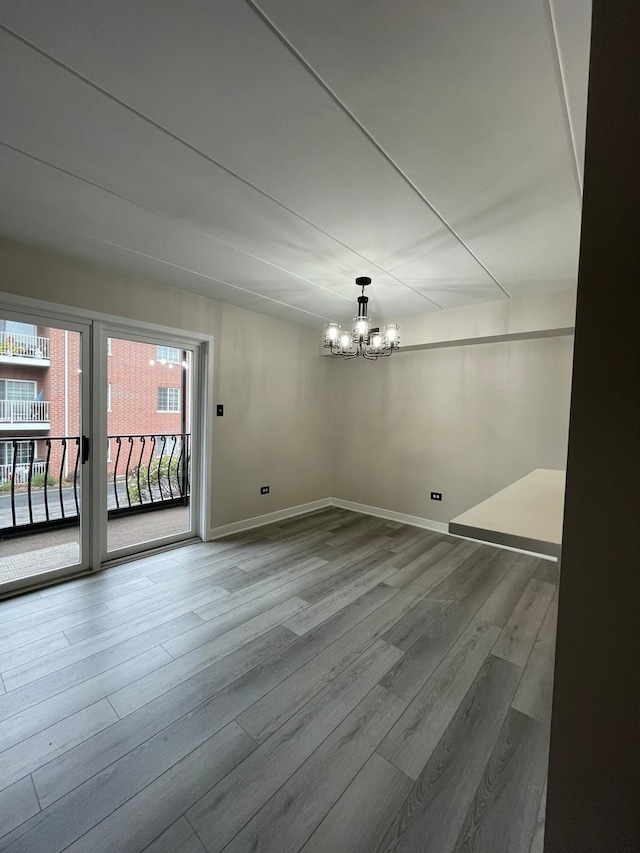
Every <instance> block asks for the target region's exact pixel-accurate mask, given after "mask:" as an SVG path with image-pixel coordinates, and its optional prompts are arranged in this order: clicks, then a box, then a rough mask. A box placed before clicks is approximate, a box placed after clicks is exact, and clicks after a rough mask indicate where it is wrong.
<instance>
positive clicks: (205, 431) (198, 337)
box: [0, 292, 214, 572]
mask: <svg viewBox="0 0 640 853" xmlns="http://www.w3.org/2000/svg"><path fill="white" fill-rule="evenodd" d="M0 310H1V311H3V312H5V314H6V315H8V314H9V313H10V312H13V313H14V314H16V313H20V314H37V315H43V316H44V317H46V318H47V319H49V320H51V321H52V323H53V324H55V323H56V322H58V323H60V324H62V325H63V326H64V324H67V325H68V326H69V327H71V324H74V323H75V324H76V325H79V326H81V327H82V328H83V329H84V328H85V327H88V329H89V334H88V335H87V337H86V341H85V336H83V342H85V344H84V345H85V346H88V347H89V350H90V354H89V361H88V362H87V363H88V364H89V365H90V367H89V370H90V373H91V377H92V383H91V388H90V389H89V390H90V393H88V394H85V395H84V397H85V398H86V399H83V414H84V408H85V406H87V407H88V410H87V412H86V418H87V420H86V427H87V429H91V433H87V432H85V435H91V436H92V438H93V437H94V436H95V438H94V441H100V440H101V439H104V444H103V445H102V446H103V447H104V446H105V444H106V395H104V394H100V393H97V391H96V389H98V388H100V387H101V386H100V384H99V382H100V381H104V382H105V383H106V337H107V336H106V335H103V334H101V332H102V329H103V328H106V327H108V328H109V329H110V330H111V331H113V334H114V336H115V335H117V334H118V333H121V334H122V336H123V337H126V336H127V334H128V335H133V334H135V335H136V336H138V337H141V336H144V335H145V334H148V335H149V336H152V337H153V338H154V342H155V339H156V338H157V337H158V336H163V337H166V338H169V339H171V340H176V341H183V342H184V343H185V344H187V345H188V347H187V348H193V347H194V346H196V347H197V348H198V351H199V358H198V359H197V361H198V364H197V365H194V376H193V380H192V382H193V399H194V400H198V401H199V411H198V413H197V414H196V413H195V412H194V418H193V420H194V423H193V424H192V429H195V428H196V422H197V428H198V430H199V448H200V460H199V464H198V466H197V470H196V466H194V467H193V468H192V476H193V480H194V482H197V483H198V489H199V494H200V500H199V509H198V512H197V515H196V517H195V530H196V535H197V536H198V537H199V538H201V539H202V540H203V541H206V540H207V539H208V538H209V532H210V528H211V477H210V473H209V472H210V470H211V456H212V448H213V441H212V425H213V393H212V386H213V375H214V374H213V352H214V339H213V336H212V335H207V334H203V333H202V332H194V331H191V330H188V329H175V328H172V327H169V326H163V325H160V324H157V323H149V322H145V321H140V320H133V319H130V318H126V317H119V316H117V315H115V314H107V313H105V312H101V311H93V310H90V309H82V308H78V307H76V306H72V305H62V304H59V303H54V302H48V301H45V300H40V299H34V298H32V297H27V296H20V295H17V294H12V293H3V292H0ZM90 337H91V338H92V339H93V338H95V343H93V346H92V341H91V340H89V338H90ZM91 350H93V360H92V359H91ZM103 372H104V374H105V375H104V378H103V377H102V373H103ZM96 374H97V375H96ZM104 387H106V385H105V386H104ZM90 398H93V399H90ZM96 423H97V424H100V425H101V429H102V435H100V429H98V428H97V427H96ZM97 456H98V454H96V453H93V452H91V454H90V460H91V473H92V474H93V476H92V477H91V495H89V489H83V503H84V500H86V501H87V502H88V507H90V505H91V502H93V506H94V508H95V511H96V513H99V515H97V516H96V517H98V518H102V517H103V516H104V517H105V518H106V512H104V513H103V512H102V510H103V509H106V483H103V484H104V485H105V488H104V489H102V490H101V489H100V485H99V482H98V478H97V476H96V473H97V466H98V464H99V462H98V459H97ZM85 467H87V466H85ZM100 473H101V476H102V477H103V479H104V477H105V476H106V475H105V474H104V473H103V472H100ZM98 492H99V494H98ZM85 495H86V497H85ZM101 501H102V502H103V503H102V509H101V504H100V502H101ZM83 511H85V508H84V506H83ZM86 512H87V516H86V518H87V526H89V522H90V521H92V520H93V519H91V514H90V512H89V509H88V508H87V509H86ZM91 527H92V528H93V527H95V525H93V524H91ZM102 535H104V536H106V531H105V532H104V534H102ZM102 535H100V536H96V535H95V532H94V533H93V534H92V535H91V544H90V547H89V549H88V554H89V560H90V563H89V565H88V566H87V568H86V570H90V571H92V572H96V571H100V570H101V569H103V568H107V566H108V565H112V564H114V563H115V562H117V561H118V558H114V559H109V561H108V563H105V561H104V559H103V557H102V555H103V553H104V552H103V549H102V543H101V541H100V540H101V538H102ZM122 559H125V558H124V557H123V558H122Z"/></svg>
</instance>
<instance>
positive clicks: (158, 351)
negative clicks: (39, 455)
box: [106, 335, 195, 558]
mask: <svg viewBox="0 0 640 853" xmlns="http://www.w3.org/2000/svg"><path fill="white" fill-rule="evenodd" d="M106 352H107V356H106V359H107V373H106V378H107V388H106V401H107V447H106V469H107V496H106V497H107V501H106V504H107V518H108V521H107V554H108V556H109V558H113V557H114V556H115V555H116V554H117V553H123V554H124V553H135V552H137V551H142V550H146V549H148V548H150V547H154V546H156V545H159V544H163V543H165V542H168V541H177V540H180V539H186V538H190V537H191V536H193V535H194V534H195V525H194V516H193V501H192V494H191V492H192V490H191V464H192V458H191V457H192V443H191V423H192V399H193V392H192V374H193V365H194V351H193V348H189V347H187V348H185V347H184V346H182V345H176V346H173V345H167V343H166V342H161V343H160V342H154V341H152V340H144V339H141V338H133V337H131V338H126V337H116V336H115V335H114V336H109V337H108V338H107V340H106Z"/></svg>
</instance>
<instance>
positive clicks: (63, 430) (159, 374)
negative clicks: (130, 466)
mask: <svg viewBox="0 0 640 853" xmlns="http://www.w3.org/2000/svg"><path fill="white" fill-rule="evenodd" d="M38 334H39V335H42V336H44V337H49V339H50V356H51V363H50V367H29V366H12V365H5V364H0V378H3V379H5V378H6V379H21V380H31V381H35V382H36V383H37V384H36V394H37V393H38V392H39V391H41V390H42V391H43V392H44V399H45V400H46V401H49V416H50V422H51V429H50V431H49V433H48V435H49V436H51V437H52V438H53V437H55V438H59V437H62V436H64V435H67V436H73V437H75V436H77V435H79V432H80V378H81V377H80V374H79V370H80V335H79V333H77V332H73V331H67V332H65V330H63V329H56V328H39V329H38ZM65 352H66V359H65ZM181 356H182V353H181ZM152 362H153V363H152ZM183 370H184V368H183V367H182V365H181V364H172V365H171V366H170V365H169V364H161V363H160V362H158V359H157V348H156V346H155V345H151V344H144V343H138V342H135V341H128V340H124V339H119V338H113V339H112V340H111V354H110V355H108V356H107V381H108V382H109V384H110V385H111V407H110V411H109V412H108V413H107V433H108V434H109V435H130V434H133V435H140V434H144V435H147V436H149V435H151V434H159V435H166V434H170V433H179V432H181V430H182V414H181V412H159V411H158V387H164V388H176V389H178V390H180V388H181V382H182V373H183ZM186 379H187V404H186V412H187V415H186V431H187V432H189V431H190V423H189V417H188V415H189V405H190V401H189V379H190V375H189V371H188V370H187V372H186ZM65 389H66V393H65ZM181 397H182V395H181V394H180V405H181V406H182V399H181ZM65 412H66V415H65ZM7 435H8V433H7ZM18 435H19V434H18V433H11V436H12V437H13V436H18ZM33 435H34V432H33V431H31V432H23V433H22V434H21V435H20V437H21V438H22V437H24V438H31V437H32V436H33ZM1 439H2V435H0V440H1ZM46 452H47V450H46V446H45V443H44V442H40V443H39V446H38V447H37V456H38V458H41V459H43V458H45V456H46ZM114 453H115V447H114V446H112V455H113V454H114ZM75 459H76V448H75V445H71V444H70V445H69V449H68V458H67V462H66V465H65V473H69V474H70V475H73V469H74V465H75ZM61 460H62V446H61V443H60V442H54V443H53V445H52V450H51V457H50V462H51V470H52V473H55V475H56V476H57V474H58V472H59V470H60V464H61ZM108 470H112V466H111V464H108Z"/></svg>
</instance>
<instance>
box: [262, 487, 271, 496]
mask: <svg viewBox="0 0 640 853" xmlns="http://www.w3.org/2000/svg"><path fill="white" fill-rule="evenodd" d="M260 494H261V495H268V494H269V486H260Z"/></svg>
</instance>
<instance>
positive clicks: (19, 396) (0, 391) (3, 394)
mask: <svg viewBox="0 0 640 853" xmlns="http://www.w3.org/2000/svg"><path fill="white" fill-rule="evenodd" d="M35 399H36V383H35V382H27V381H18V380H16V379H0V400H22V401H26V402H31V403H32V402H33V401H34V400H35Z"/></svg>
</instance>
